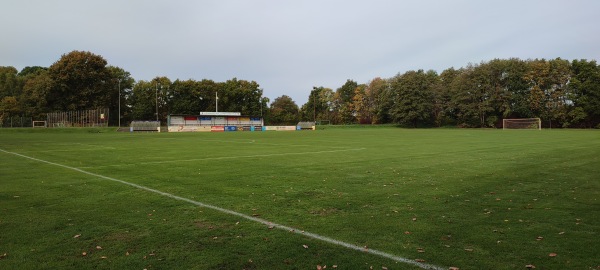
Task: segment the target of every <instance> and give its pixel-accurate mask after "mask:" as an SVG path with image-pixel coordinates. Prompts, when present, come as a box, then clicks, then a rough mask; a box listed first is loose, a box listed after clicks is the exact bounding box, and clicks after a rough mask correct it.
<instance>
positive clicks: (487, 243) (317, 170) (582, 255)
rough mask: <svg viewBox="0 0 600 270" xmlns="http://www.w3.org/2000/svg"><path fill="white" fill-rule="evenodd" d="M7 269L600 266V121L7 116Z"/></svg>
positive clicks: (0, 226) (3, 228)
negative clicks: (55, 119) (544, 126)
mask: <svg viewBox="0 0 600 270" xmlns="http://www.w3.org/2000/svg"><path fill="white" fill-rule="evenodd" d="M0 164H1V165H0V269H98V268H99V269H107V268H108V269H317V268H318V267H321V268H324V267H325V266H326V268H325V269H371V268H372V269H420V268H425V269H427V268H429V269H450V268H453V267H455V268H459V269H527V268H528V267H530V268H531V267H536V268H537V269H598V268H599V267H600V259H599V258H600V256H599V255H600V253H599V252H598V251H599V250H600V241H598V239H599V238H600V237H599V232H600V201H599V199H600V192H599V191H600V132H598V131H593V130H541V131H537V130H535V131H531V130H509V131H503V130H478V129H399V128H394V127H376V128H363V127H353V128H326V129H324V130H317V131H302V132H227V133H118V132H115V131H114V130H113V129H0Z"/></svg>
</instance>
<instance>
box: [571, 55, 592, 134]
mask: <svg viewBox="0 0 600 270" xmlns="http://www.w3.org/2000/svg"><path fill="white" fill-rule="evenodd" d="M571 72H572V74H573V77H572V78H571V81H570V84H569V88H570V89H571V90H570V92H571V93H572V94H573V96H572V101H573V102H574V109H573V111H572V112H571V116H572V118H574V120H575V119H576V118H577V119H581V120H582V121H583V122H582V126H584V127H596V128H600V66H599V65H598V64H597V63H596V61H595V60H592V61H587V60H584V59H582V60H573V61H572V63H571ZM573 122H577V121H573Z"/></svg>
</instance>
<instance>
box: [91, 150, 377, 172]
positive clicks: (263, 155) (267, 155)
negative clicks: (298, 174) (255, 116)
mask: <svg viewBox="0 0 600 270" xmlns="http://www.w3.org/2000/svg"><path fill="white" fill-rule="evenodd" d="M365 149H366V148H352V149H340V150H323V151H314V152H292V153H275V154H261V155H248V156H226V157H207V158H192V159H176V160H161V161H148V162H138V163H133V164H131V163H130V164H115V165H104V166H86V167H80V168H83V169H90V168H105V167H121V166H135V165H147V164H163V163H173V162H191V161H202V160H222V159H238V158H257V157H275V156H294V155H309V154H324V153H337V152H348V151H360V150H365Z"/></svg>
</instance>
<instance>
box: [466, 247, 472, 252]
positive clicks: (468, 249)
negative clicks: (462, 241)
mask: <svg viewBox="0 0 600 270" xmlns="http://www.w3.org/2000/svg"><path fill="white" fill-rule="evenodd" d="M465 251H468V252H472V251H473V249H472V248H465Z"/></svg>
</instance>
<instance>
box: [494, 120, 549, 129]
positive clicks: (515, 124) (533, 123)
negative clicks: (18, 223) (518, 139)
mask: <svg viewBox="0 0 600 270" xmlns="http://www.w3.org/2000/svg"><path fill="white" fill-rule="evenodd" d="M502 129H538V130H540V129H542V120H541V119H539V118H520V119H504V120H502Z"/></svg>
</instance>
